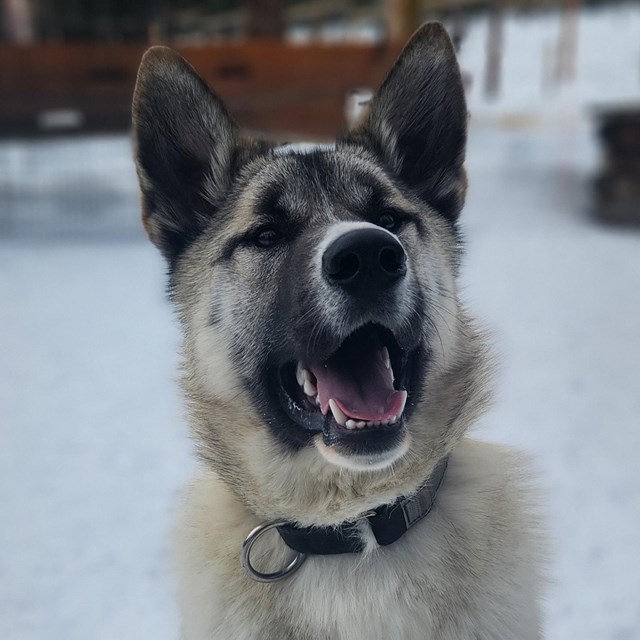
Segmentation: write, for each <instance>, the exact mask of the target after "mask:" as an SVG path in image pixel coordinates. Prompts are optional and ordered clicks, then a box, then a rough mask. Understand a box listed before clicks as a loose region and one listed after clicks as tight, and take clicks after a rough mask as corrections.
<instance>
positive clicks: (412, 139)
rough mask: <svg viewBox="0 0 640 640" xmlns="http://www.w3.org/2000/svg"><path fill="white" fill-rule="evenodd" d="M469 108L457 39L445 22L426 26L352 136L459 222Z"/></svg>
mask: <svg viewBox="0 0 640 640" xmlns="http://www.w3.org/2000/svg"><path fill="white" fill-rule="evenodd" d="M466 137H467V106H466V103H465V98H464V89H463V85H462V78H461V76H460V69H459V67H458V62H457V60H456V55H455V51H454V48H453V45H452V44H451V40H450V39H449V36H448V35H447V32H446V31H445V29H444V27H443V26H442V25H440V24H439V23H431V24H426V25H424V26H423V27H422V28H420V29H419V30H418V31H417V32H416V33H415V34H414V35H413V37H412V38H411V40H410V41H409V42H408V44H407V45H406V46H405V48H404V50H403V51H402V53H401V54H400V57H399V58H398V60H397V62H396V63H395V65H394V66H393V68H392V69H391V71H390V72H389V74H388V75H387V77H386V79H385V80H384V82H383V83H382V85H381V86H380V88H379V89H378V91H377V92H376V94H375V95H374V96H373V99H372V101H371V106H370V111H369V116H368V118H367V120H365V122H364V124H363V125H362V126H361V127H360V128H359V129H357V130H356V131H354V132H353V133H352V134H350V136H349V137H348V138H347V141H354V142H357V143H359V144H364V145H366V146H368V147H369V148H372V149H374V150H375V151H376V153H377V154H378V155H379V156H381V158H382V159H383V161H384V162H385V164H386V165H387V166H388V167H389V168H390V169H391V171H392V172H393V173H395V175H397V177H398V178H400V180H401V181H402V182H404V183H405V184H406V185H407V186H409V187H410V188H412V189H414V190H415V191H416V192H417V193H418V195H419V196H420V197H421V198H422V199H424V200H425V201H426V202H428V203H429V204H430V205H431V206H433V207H434V208H435V209H436V210H438V211H439V212H440V213H441V214H442V215H443V216H445V217H446V218H447V219H449V220H451V221H452V222H454V221H455V220H456V218H457V217H458V214H459V213H460V209H461V208H462V205H463V204H464V196H465V190H466V176H465V172H464V168H463V162H464V152H465V145H466Z"/></svg>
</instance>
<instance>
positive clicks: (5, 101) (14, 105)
mask: <svg viewBox="0 0 640 640" xmlns="http://www.w3.org/2000/svg"><path fill="white" fill-rule="evenodd" d="M144 49H145V47H144V46H138V45H127V46H110V45H53V44H52V45H38V46H33V47H19V46H11V45H0V135H2V136H19V135H35V134H42V133H43V131H42V129H41V127H40V126H39V124H38V123H39V122H40V121H41V120H42V116H43V114H45V113H47V112H49V113H50V112H51V111H56V110H68V109H72V110H76V111H78V112H80V113H81V114H82V116H83V124H82V127H81V128H80V130H82V131H120V130H126V129H127V128H128V126H129V119H130V104H131V96H132V93H133V87H134V84H135V77H136V71H137V67H138V64H139V62H140V58H141V56H142V53H143V52H144ZM178 50H179V51H180V53H182V55H184V56H185V57H186V58H187V60H189V61H190V62H191V63H192V64H193V65H194V67H195V68H196V69H197V70H198V71H199V72H200V73H201V74H202V75H203V77H204V78H205V79H206V80H207V82H209V84H210V85H211V86H212V87H213V88H214V89H215V90H216V92H217V93H218V94H219V95H220V96H221V97H222V98H223V99H224V100H226V101H227V103H228V105H229V108H230V110H231V112H232V113H233V114H234V115H235V117H236V118H237V120H238V121H239V123H240V124H241V125H242V126H244V127H246V128H248V129H252V130H258V131H264V132H268V133H272V134H277V135H292V134H293V135H299V136H305V135H306V136H311V137H326V136H331V135H334V134H335V133H336V132H338V131H340V130H341V129H342V128H343V126H344V103H345V96H346V95H347V93H348V92H349V91H350V90H351V89H353V88H356V87H372V88H373V87H375V86H377V85H378V84H379V82H380V81H381V80H382V78H383V77H384V74H385V72H386V70H387V69H388V68H389V67H390V66H391V64H392V63H393V60H394V59H395V58H396V56H397V55H398V53H399V47H397V46H392V45H385V46H371V45H355V44H352V45H347V44H340V45H304V46H293V45H287V44H284V43H282V42H275V41H274V42H270V41H262V42H261V41H249V42H246V43H242V44H240V43H238V44H224V45H222V44H221V45H207V46H199V47H194V46H192V47H181V48H179V49H178Z"/></svg>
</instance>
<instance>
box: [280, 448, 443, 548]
mask: <svg viewBox="0 0 640 640" xmlns="http://www.w3.org/2000/svg"><path fill="white" fill-rule="evenodd" d="M448 460H449V459H448V457H445V458H443V459H442V460H441V461H440V462H439V463H438V464H437V465H436V467H435V469H434V471H433V473H432V474H431V475H430V476H429V478H427V480H426V482H424V483H423V484H422V485H421V487H420V488H419V489H418V491H416V493H414V494H412V495H410V496H401V497H399V498H398V499H397V500H395V501H394V502H392V503H391V504H384V505H381V506H379V507H378V508H377V509H373V510H371V511H369V512H367V513H366V514H364V515H363V516H362V517H360V518H358V519H357V520H351V521H349V522H343V523H342V524H340V525H338V526H334V527H299V526H296V525H295V524H285V525H281V526H279V527H278V532H279V533H280V536H281V538H282V539H283V540H284V542H285V544H286V545H287V546H288V547H290V548H291V549H293V550H294V551H298V552H299V553H304V554H313V555H333V554H340V553H361V552H363V551H364V550H365V549H366V546H367V545H366V542H365V540H364V538H363V535H362V533H363V532H362V529H361V527H362V526H363V524H365V522H368V526H369V527H370V530H371V533H372V534H373V536H374V538H375V540H376V542H377V544H378V545H380V546H387V545H390V544H393V543H394V542H396V540H398V539H400V538H401V537H402V536H403V535H404V534H405V533H406V532H407V531H408V530H409V529H410V528H411V527H412V526H413V525H414V524H416V523H417V522H420V520H422V519H423V518H424V517H425V516H427V515H428V514H429V512H430V511H431V509H432V508H433V505H434V503H435V501H436V495H437V493H438V489H439V488H440V485H441V484H442V481H443V479H444V475H445V472H446V470H447V464H448ZM365 526H366V524H365Z"/></svg>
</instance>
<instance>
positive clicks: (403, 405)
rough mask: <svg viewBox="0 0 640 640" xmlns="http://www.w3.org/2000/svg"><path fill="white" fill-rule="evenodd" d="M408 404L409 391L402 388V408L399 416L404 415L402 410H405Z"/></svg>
mask: <svg viewBox="0 0 640 640" xmlns="http://www.w3.org/2000/svg"><path fill="white" fill-rule="evenodd" d="M406 404H407V392H406V391H405V390H404V389H403V390H402V406H401V407H400V410H399V411H398V416H401V415H402V412H403V411H404V408H405V406H406ZM396 417H397V416H396Z"/></svg>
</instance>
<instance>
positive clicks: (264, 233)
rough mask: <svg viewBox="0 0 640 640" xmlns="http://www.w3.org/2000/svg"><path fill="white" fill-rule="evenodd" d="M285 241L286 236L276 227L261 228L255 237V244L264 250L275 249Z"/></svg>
mask: <svg viewBox="0 0 640 640" xmlns="http://www.w3.org/2000/svg"><path fill="white" fill-rule="evenodd" d="M283 239H284V234H283V233H282V232H281V231H280V230H279V229H276V228H275V227H260V229H258V230H257V231H256V232H255V234H254V235H253V242H254V244H255V245H256V246H258V247H262V248H263V249H267V248H269V247H273V246H274V245H276V244H278V242H280V241H281V240H283Z"/></svg>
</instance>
